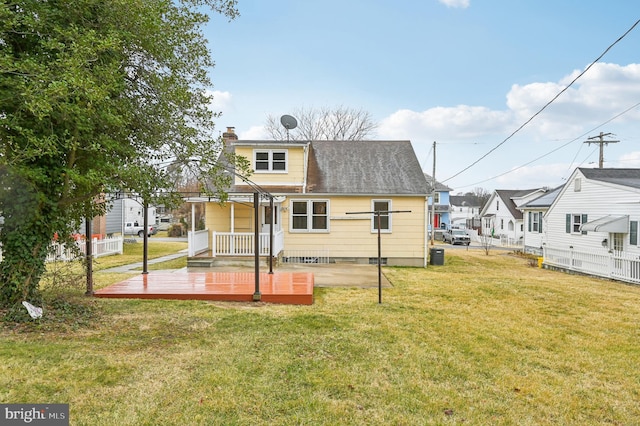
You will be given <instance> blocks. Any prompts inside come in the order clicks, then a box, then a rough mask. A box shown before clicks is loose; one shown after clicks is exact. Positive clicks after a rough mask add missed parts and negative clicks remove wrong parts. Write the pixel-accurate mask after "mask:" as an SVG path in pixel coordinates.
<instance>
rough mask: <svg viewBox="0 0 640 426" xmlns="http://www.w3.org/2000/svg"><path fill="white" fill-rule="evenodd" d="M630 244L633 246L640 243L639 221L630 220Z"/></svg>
mask: <svg viewBox="0 0 640 426" xmlns="http://www.w3.org/2000/svg"><path fill="white" fill-rule="evenodd" d="M629 244H631V245H632V246H637V245H638V221H637V220H632V221H631V222H629Z"/></svg>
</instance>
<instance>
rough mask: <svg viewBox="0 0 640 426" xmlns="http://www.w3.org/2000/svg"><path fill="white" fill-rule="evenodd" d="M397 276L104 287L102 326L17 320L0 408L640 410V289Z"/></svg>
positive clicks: (320, 416)
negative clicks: (185, 293)
mask: <svg viewBox="0 0 640 426" xmlns="http://www.w3.org/2000/svg"><path fill="white" fill-rule="evenodd" d="M384 272H385V274H386V276H387V277H388V278H389V280H390V281H391V282H392V284H393V288H388V289H387V288H385V289H384V290H383V292H384V294H383V304H382V305H379V304H378V303H377V288H372V289H356V288H322V289H316V290H315V303H314V305H312V306H290V305H268V304H261V303H257V304H244V303H206V302H197V301H151V300H149V301H144V300H117V299H111V300H109V299H98V300H91V304H92V305H93V307H94V309H95V310H96V312H97V314H96V315H95V317H93V318H92V322H91V323H90V324H89V325H84V324H83V325H80V326H78V327H76V328H73V329H69V328H68V327H67V328H62V327H61V328H60V330H56V329H55V328H52V327H50V326H49V327H45V324H44V322H43V323H42V324H41V325H38V324H34V325H32V326H30V327H26V328H24V327H23V328H18V329H16V328H13V327H9V326H5V327H4V328H3V329H2V334H1V335H2V345H0V402H2V403H10V402H11V403H17V402H48V403H54V402H57V403H69V404H70V408H71V423H72V424H77V425H115V424H118V425H158V424H189V425H192V424H196V425H198V424H202V425H208V424H225V425H227V424H232V425H233V424H237V425H272V424H275V425H289V424H309V425H335V424H362V425H369V424H385V425H386V424H395V425H414V424H473V425H476V424H483V425H484V424H492V425H513V424H518V425H528V424H530V425H545V424H546V425H557V424H570V425H584V424H621V425H622V424H624V425H627V424H636V423H637V421H638V419H639V418H640V406H639V405H638V404H637V401H638V400H640V387H639V386H638V383H640V369H638V365H639V364H640V328H639V327H638V324H639V323H640V288H638V287H635V286H628V285H624V284H621V283H618V282H610V281H606V280H600V279H592V278H587V277H582V276H576V275H566V274H563V273H560V272H553V271H547V270H541V269H537V268H532V267H531V266H530V265H529V262H528V260H527V259H523V258H519V257H515V256H508V255H505V254H501V253H492V254H491V255H490V256H485V255H484V254H483V253H481V252H480V251H473V250H472V251H465V250H448V251H447V254H446V260H445V265H444V266H437V267H433V266H431V267H429V268H428V269H426V270H425V269H414V268H385V269H384ZM96 275H100V273H97V274H96Z"/></svg>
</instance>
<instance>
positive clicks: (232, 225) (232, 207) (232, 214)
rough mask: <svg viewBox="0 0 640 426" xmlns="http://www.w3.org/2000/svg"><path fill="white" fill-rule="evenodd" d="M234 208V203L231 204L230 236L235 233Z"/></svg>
mask: <svg viewBox="0 0 640 426" xmlns="http://www.w3.org/2000/svg"><path fill="white" fill-rule="evenodd" d="M235 207H236V205H235V203H231V233H232V234H233V233H234V232H235V227H236V222H235V217H236V213H235V212H236V209H235Z"/></svg>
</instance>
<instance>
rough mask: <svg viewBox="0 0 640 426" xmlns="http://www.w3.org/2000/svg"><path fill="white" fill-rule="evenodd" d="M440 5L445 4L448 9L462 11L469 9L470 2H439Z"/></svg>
mask: <svg viewBox="0 0 640 426" xmlns="http://www.w3.org/2000/svg"><path fill="white" fill-rule="evenodd" d="M438 1H439V2H440V3H442V4H444V5H445V6H447V7H456V8H458V7H459V8H461V9H466V8H467V7H469V0H438Z"/></svg>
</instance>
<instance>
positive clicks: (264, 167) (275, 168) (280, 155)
mask: <svg viewBox="0 0 640 426" xmlns="http://www.w3.org/2000/svg"><path fill="white" fill-rule="evenodd" d="M253 159H254V170H255V171H256V173H266V172H286V171H287V151H286V150H274V149H265V150H255V151H254V152H253Z"/></svg>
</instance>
